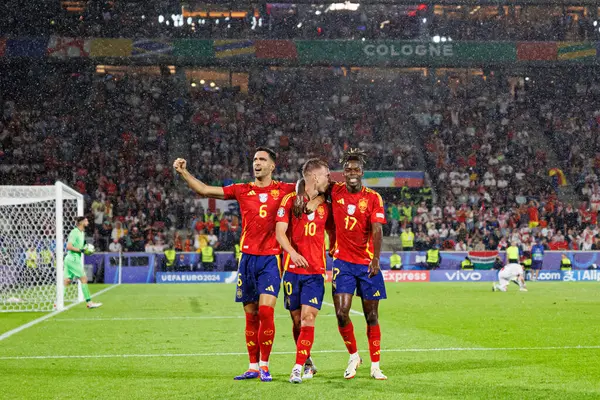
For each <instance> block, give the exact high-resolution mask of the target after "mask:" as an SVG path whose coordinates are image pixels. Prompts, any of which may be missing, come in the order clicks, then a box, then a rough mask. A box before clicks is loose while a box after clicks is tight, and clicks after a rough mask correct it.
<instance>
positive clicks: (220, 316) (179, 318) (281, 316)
mask: <svg viewBox="0 0 600 400" xmlns="http://www.w3.org/2000/svg"><path fill="white" fill-rule="evenodd" d="M323 317H335V314H326V315H319V318H323ZM244 318H246V317H245V316H244V315H236V316H232V315H214V316H204V317H201V316H172V317H131V318H130V317H114V318H54V319H53V320H52V321H48V322H82V321H165V320H203V319H244ZM275 318H276V319H279V318H287V319H289V318H290V316H289V315H276V316H275Z"/></svg>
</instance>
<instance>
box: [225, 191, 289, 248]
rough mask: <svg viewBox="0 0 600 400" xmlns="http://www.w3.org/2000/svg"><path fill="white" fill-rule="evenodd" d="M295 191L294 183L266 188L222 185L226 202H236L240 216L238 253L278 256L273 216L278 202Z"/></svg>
mask: <svg viewBox="0 0 600 400" xmlns="http://www.w3.org/2000/svg"><path fill="white" fill-rule="evenodd" d="M294 190H296V184H295V183H283V182H277V181H273V182H272V183H271V184H270V185H269V186H267V187H263V188H261V187H258V186H256V185H255V184H254V183H252V182H250V183H235V184H233V185H229V186H225V187H224V188H223V192H224V193H225V199H226V200H232V199H236V200H237V201H238V202H239V203H240V211H241V213H242V237H241V239H240V248H241V250H242V253H246V254H252V255H255V256H270V255H276V254H281V246H279V243H278V242H277V238H276V236H275V216H276V215H277V209H278V208H279V203H281V199H282V198H283V197H284V196H285V195H287V194H288V193H290V192H293V191H294Z"/></svg>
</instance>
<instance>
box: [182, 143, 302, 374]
mask: <svg viewBox="0 0 600 400" xmlns="http://www.w3.org/2000/svg"><path fill="white" fill-rule="evenodd" d="M275 160H276V154H275V152H274V151H273V150H271V149H268V148H266V147H259V148H258V149H256V153H255V154H254V160H253V166H254V178H255V179H254V182H250V183H236V184H233V185H229V186H225V187H218V186H208V185H206V184H205V183H203V182H201V181H199V180H198V179H196V178H194V177H193V176H192V175H191V174H190V173H189V172H188V170H187V168H186V161H185V160H184V159H181V158H178V159H177V160H175V162H174V163H173V167H174V168H175V170H176V171H177V172H178V173H179V174H180V175H181V176H182V177H183V179H185V181H186V182H187V184H188V185H189V186H190V188H191V189H193V190H194V191H195V192H196V193H198V194H200V195H201V196H204V197H212V198H216V199H225V200H227V199H236V200H237V201H238V202H239V203H240V210H241V213H242V237H241V239H240V247H241V251H242V258H241V259H240V262H239V268H238V282H237V290H236V302H238V303H243V305H244V311H245V313H246V346H247V348H248V356H249V358H250V366H249V367H248V370H247V371H246V372H244V373H243V374H242V375H239V376H236V377H235V378H234V379H236V380H244V379H255V378H258V377H260V380H261V381H263V382H270V381H271V380H272V377H271V374H270V372H269V355H270V354H271V349H272V347H273V341H274V339H275V320H274V307H275V303H276V301H277V296H278V294H279V289H280V286H281V271H282V270H281V260H280V254H281V246H280V245H279V243H278V242H277V239H276V237H275V217H276V214H277V209H278V208H279V204H280V203H281V199H283V197H285V195H287V194H288V193H290V192H293V191H294V190H295V184H292V183H282V182H277V181H274V180H273V178H272V175H273V171H274V170H275Z"/></svg>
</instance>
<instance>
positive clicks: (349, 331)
mask: <svg viewBox="0 0 600 400" xmlns="http://www.w3.org/2000/svg"><path fill="white" fill-rule="evenodd" d="M338 330H339V331H340V335H342V339H343V340H344V344H345V345H346V348H347V349H348V353H350V354H354V353H356V352H357V351H358V350H357V347H356V338H355V337H354V326H353V325H352V322H350V323H349V324H348V325H346V326H344V327H343V328H342V327H340V326H338Z"/></svg>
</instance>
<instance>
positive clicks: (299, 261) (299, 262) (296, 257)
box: [290, 252, 308, 268]
mask: <svg viewBox="0 0 600 400" xmlns="http://www.w3.org/2000/svg"><path fill="white" fill-rule="evenodd" d="M290 258H291V259H292V262H293V263H294V265H295V266H296V267H298V268H308V261H306V258H304V257H302V255H301V254H299V253H297V252H294V253H293V254H291V253H290Z"/></svg>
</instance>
